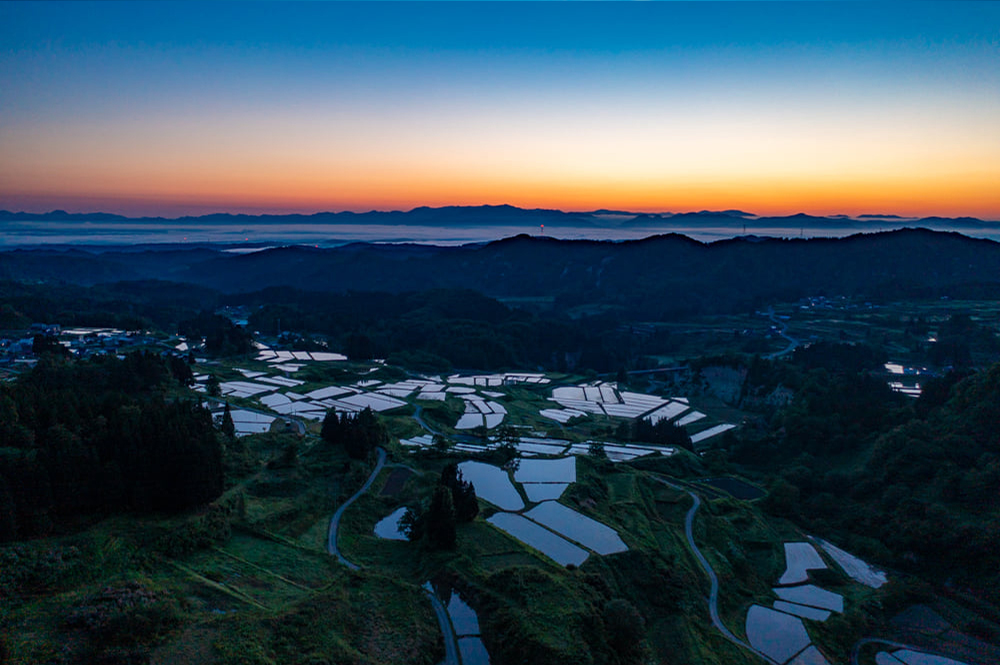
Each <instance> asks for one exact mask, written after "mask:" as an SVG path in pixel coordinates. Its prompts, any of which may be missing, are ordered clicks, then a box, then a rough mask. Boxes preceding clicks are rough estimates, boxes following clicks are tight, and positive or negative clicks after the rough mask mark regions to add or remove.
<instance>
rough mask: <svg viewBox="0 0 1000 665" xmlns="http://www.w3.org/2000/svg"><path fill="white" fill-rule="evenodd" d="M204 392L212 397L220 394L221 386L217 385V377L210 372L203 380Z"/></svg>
mask: <svg viewBox="0 0 1000 665" xmlns="http://www.w3.org/2000/svg"><path fill="white" fill-rule="evenodd" d="M205 392H207V393H208V394H209V395H211V396H212V397H218V396H219V395H221V394H222V388H221V387H220V386H219V377H217V376H216V375H214V374H212V375H211V376H209V377H208V380H207V381H205Z"/></svg>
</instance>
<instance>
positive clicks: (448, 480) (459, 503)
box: [438, 463, 479, 522]
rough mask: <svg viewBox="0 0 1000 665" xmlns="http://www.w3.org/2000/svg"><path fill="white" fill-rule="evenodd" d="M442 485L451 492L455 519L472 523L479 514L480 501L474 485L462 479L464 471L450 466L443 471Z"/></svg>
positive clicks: (454, 465)
mask: <svg viewBox="0 0 1000 665" xmlns="http://www.w3.org/2000/svg"><path fill="white" fill-rule="evenodd" d="M438 483H439V484H440V485H443V486H444V487H447V488H448V490H449V491H450V492H451V500H452V504H453V505H454V506H455V518H456V519H457V520H458V521H459V522H471V521H472V520H474V519H476V515H478V514H479V501H478V499H477V498H476V488H475V487H473V485H472V483H471V482H469V481H468V480H465V479H463V478H462V470H461V469H459V468H458V465H457V464H454V463H453V464H449V465H447V466H446V467H444V468H443V469H442V470H441V478H440V479H439V480H438Z"/></svg>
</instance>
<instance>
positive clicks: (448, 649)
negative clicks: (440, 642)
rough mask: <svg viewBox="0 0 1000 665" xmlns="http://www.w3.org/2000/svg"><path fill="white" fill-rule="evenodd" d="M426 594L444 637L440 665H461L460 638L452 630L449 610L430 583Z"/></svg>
mask: <svg viewBox="0 0 1000 665" xmlns="http://www.w3.org/2000/svg"><path fill="white" fill-rule="evenodd" d="M423 589H424V593H426V594H427V598H429V599H430V601H431V606H432V607H433V608H434V615H435V616H436V617H437V620H438V625H439V626H441V636H442V637H444V660H443V661H441V663H440V664H439V665H459V662H458V647H457V646H456V645H457V644H458V638H457V637H455V631H454V630H452V627H451V621H450V620H449V619H448V610H446V609H445V607H444V605H443V604H442V603H441V599H440V598H438V597H437V594H435V593H434V588H433V587H431V584H430V582H427V583H426V584H424V586H423Z"/></svg>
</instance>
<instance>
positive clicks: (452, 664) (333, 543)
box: [326, 448, 459, 665]
mask: <svg viewBox="0 0 1000 665" xmlns="http://www.w3.org/2000/svg"><path fill="white" fill-rule="evenodd" d="M375 450H376V451H378V460H377V461H376V462H375V468H374V469H372V472H371V474H369V476H368V479H367V480H365V483H364V485H362V486H361V488H360V489H359V490H358V491H357V492H355V493H354V494H352V495H351V498H349V499H348V500H347V501H345V502H344V503H342V504H341V505H340V507H339V508H337V512H335V513H334V514H333V517H331V518H330V531H329V533H328V534H327V540H326V551H327V552H329V553H330V554H332V555H333V556H335V557H337V560H338V561H340V563H342V564H344V565H345V566H347V567H348V568H350V569H351V570H360V569H361V566H359V565H358V564H356V563H353V562H351V561H348V560H347V559H346V558H345V557H344V555H343V554H341V552H340V548H339V547H337V531H338V529H339V528H340V518H341V517H343V515H344V511H345V510H347V507H348V506H350V505H351V504H352V503H354V502H355V501H356V500H357V498H358V497H360V496H361V495H362V494H364V493H365V492H367V491H368V488H369V487H371V486H372V483H373V482H375V479H376V478H377V477H378V474H379V473H380V472H381V471H382V467H384V466H385V457H386V455H385V450H384V449H382V448H376V449H375ZM423 589H424V592H425V593H426V594H427V597H428V598H429V599H430V601H431V606H432V607H433V608H434V615H435V616H436V617H437V621H438V625H439V626H440V627H441V635H442V637H444V660H443V661H442V665H459V661H458V648H457V647H456V644H457V642H456V639H455V632H454V631H453V630H452V627H451V621H449V620H448V612H447V610H445V608H444V605H442V604H441V601H440V600H439V599H438V597H437V596H436V595H435V594H434V590H433V588H432V587H431V585H430V583H427V584H425V585H424V587H423Z"/></svg>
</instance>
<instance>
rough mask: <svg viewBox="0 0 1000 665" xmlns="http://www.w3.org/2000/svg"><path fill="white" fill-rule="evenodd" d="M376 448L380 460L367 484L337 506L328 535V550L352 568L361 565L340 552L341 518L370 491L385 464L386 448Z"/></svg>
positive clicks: (354, 568)
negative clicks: (338, 543) (338, 540)
mask: <svg viewBox="0 0 1000 665" xmlns="http://www.w3.org/2000/svg"><path fill="white" fill-rule="evenodd" d="M375 450H376V451H378V461H377V462H375V468H374V469H372V472H371V475H369V476H368V480H366V481H365V484H364V485H362V486H361V489H359V490H358V491H357V492H355V493H354V494H352V495H351V498H350V499H348V500H347V501H345V502H344V503H342V504H341V505H340V508H337V512H335V513H334V514H333V517H331V518H330V531H329V533H328V535H327V540H326V551H327V552H329V553H330V554H332V555H333V556H335V557H337V560H338V561H340V563H342V564H344V565H345V566H347V567H348V568H350V569H351V570H358V568H359V566H358V565H357V564H356V563H351V562H350V561H348V560H347V559H345V558H344V555H343V554H341V553H340V548H339V547H337V529H338V528H339V527H340V518H341V517H342V516H343V514H344V511H345V510H347V507H348V506H349V505H351V504H352V503H354V501H355V500H356V499H357V498H358V497H359V496H361V495H362V494H364V493H365V492H367V491H368V488H369V487H371V486H372V483H373V482H375V478H377V477H378V474H379V472H380V471H381V470H382V467H383V466H385V450H383V449H382V448H376V449H375Z"/></svg>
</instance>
